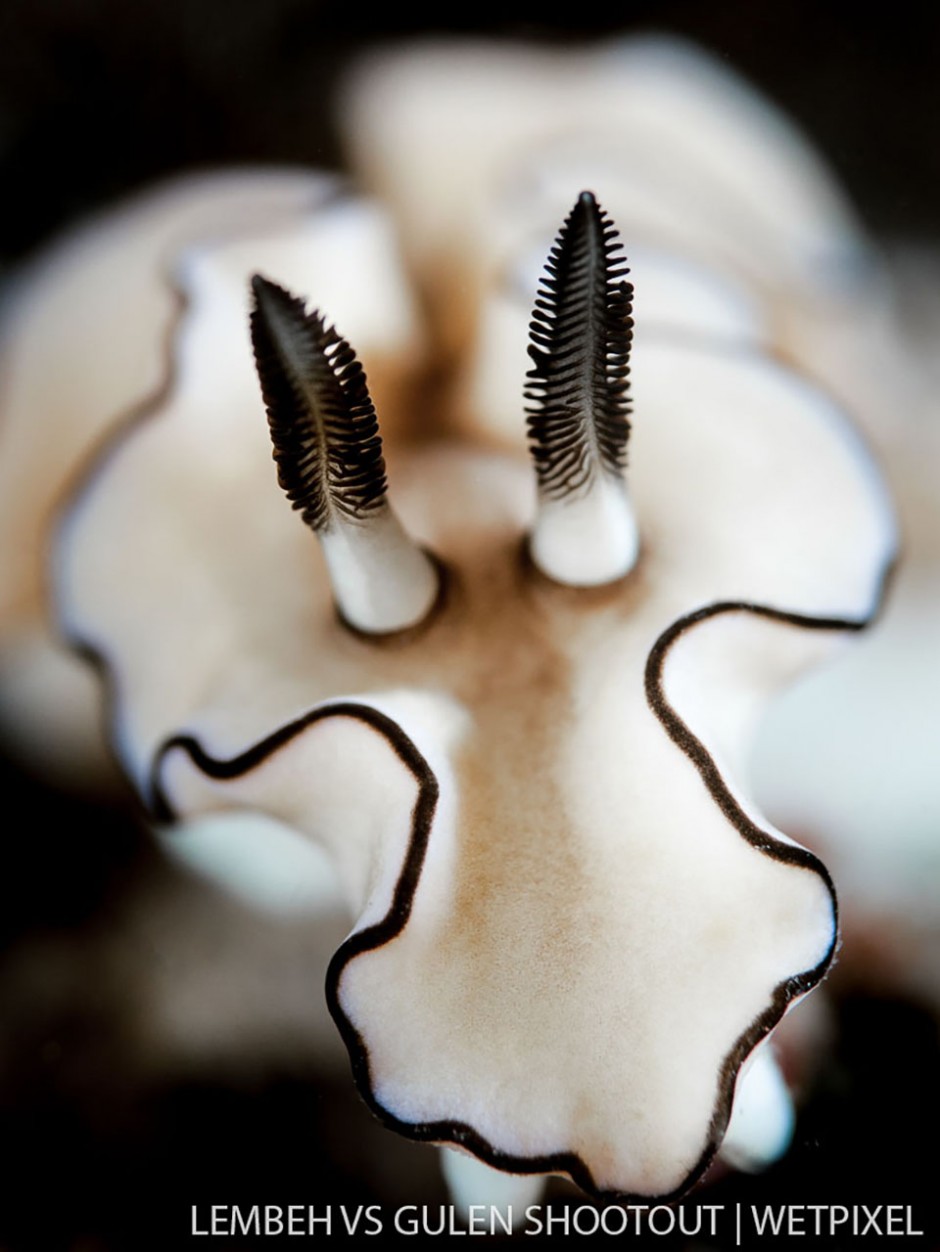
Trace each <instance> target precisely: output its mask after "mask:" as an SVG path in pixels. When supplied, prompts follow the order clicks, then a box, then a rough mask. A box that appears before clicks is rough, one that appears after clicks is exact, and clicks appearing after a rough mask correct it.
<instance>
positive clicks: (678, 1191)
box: [71, 560, 895, 1203]
mask: <svg viewBox="0 0 940 1252" xmlns="http://www.w3.org/2000/svg"><path fill="white" fill-rule="evenodd" d="M894 569H895V561H894V560H892V561H891V562H889V563H888V565H887V566H886V567H885V569H884V570H883V571H882V574H881V576H880V579H879V583H878V589H877V595H876V598H875V603H874V605H873V608H872V611H871V612H870V613H869V614H867V615H866V616H865V617H862V618H842V617H814V616H812V615H808V614H801V613H795V612H791V611H788V610H783V609H774V608H771V607H769V606H766V605H761V604H755V603H751V602H748V601H730V600H729V601H719V602H716V603H714V604H711V605H707V606H705V607H703V608H700V609H697V610H696V611H694V612H692V613H689V614H686V615H685V616H683V617H681V618H678V619H677V620H676V621H674V622H673V623H672V624H671V625H670V626H669V627H667V629H666V630H664V631H663V632H662V634H661V635H660V636H659V638H658V639H657V641H656V643H655V644H654V645H653V647H652V649H651V650H650V652H649V655H648V657H647V662H646V667H645V689H646V698H647V703H648V705H649V707H650V709H651V710H652V712H653V713H654V715H655V716H656V718H657V720H658V721H659V722H660V724H661V726H662V727H663V729H664V730H665V732H666V734H667V735H668V736H669V738H670V739H671V740H672V741H673V743H675V744H676V746H677V747H678V748H679V749H680V751H682V752H683V753H684V754H685V755H686V756H687V757H688V758H689V760H690V761H691V762H692V764H693V765H694V766H695V768H696V770H697V771H698V773H699V775H700V776H701V778H702V781H703V783H704V784H705V787H706V788H707V790H708V791H709V793H710V794H711V796H712V799H713V800H714V801H715V803H716V804H717V805H718V807H719V808H720V809H721V811H722V813H723V814H724V815H725V817H726V818H727V820H728V821H729V823H730V824H731V825H732V826H733V827H734V828H735V829H736V830H737V832H738V834H739V835H740V836H741V837H742V838H743V839H744V840H745V841H746V842H747V843H749V844H750V845H751V846H753V847H754V848H756V849H757V850H758V851H760V852H762V853H763V854H764V855H766V856H769V857H770V858H771V859H773V860H776V861H778V862H781V863H783V864H788V865H792V866H795V867H797V868H801V869H806V870H809V871H810V872H812V873H815V874H816V875H817V876H818V877H819V878H820V879H821V880H822V882H823V884H824V885H825V887H826V890H827V892H828V894H829V897H830V900H831V902H832V913H833V931H832V940H831V942H830V945H829V947H828V949H827V951H826V952H825V954H824V955H823V957H822V959H821V960H820V961H819V962H818V963H817V964H816V965H815V966H813V967H812V968H811V969H808V970H804V971H802V972H800V973H797V974H794V975H792V976H791V977H789V978H787V979H785V980H784V981H783V982H781V983H779V984H778V985H777V986H776V987H775V988H774V990H773V992H772V994H771V997H770V1003H769V1004H768V1007H767V1008H766V1009H765V1010H764V1012H763V1013H761V1014H760V1015H759V1016H758V1017H757V1018H755V1020H754V1021H753V1022H752V1023H751V1025H750V1026H749V1027H748V1028H747V1029H746V1030H745V1031H744V1032H743V1034H741V1035H740V1036H739V1038H738V1039H737V1041H736V1042H735V1044H734V1045H733V1046H732V1048H731V1049H730V1051H729V1052H728V1054H727V1056H726V1057H725V1060H724V1063H723V1065H722V1067H721V1070H720V1073H719V1081H718V1096H717V1098H716V1102H715V1107H714V1110H713V1113H712V1117H711V1120H710V1123H709V1126H708V1131H707V1137H706V1142H705V1146H704V1148H703V1150H702V1152H701V1154H700V1156H699V1158H698V1160H697V1161H696V1163H695V1165H694V1166H693V1167H692V1169H691V1170H690V1171H689V1172H688V1174H687V1175H686V1176H685V1178H684V1179H683V1180H682V1182H681V1183H680V1184H679V1185H678V1186H677V1187H675V1188H674V1189H673V1190H672V1191H669V1192H664V1193H659V1194H655V1195H647V1194H643V1193H634V1192H621V1191H615V1190H605V1189H603V1188H601V1187H599V1186H598V1185H597V1184H596V1182H595V1181H594V1178H593V1176H592V1174H591V1171H590V1169H589V1168H588V1166H587V1165H586V1164H585V1162H584V1161H583V1160H582V1159H581V1157H580V1156H579V1155H578V1154H577V1153H574V1152H556V1153H551V1154H548V1155H545V1156H533V1157H517V1156H513V1155H511V1154H509V1153H505V1152H501V1151H500V1150H499V1149H498V1148H495V1147H494V1146H493V1145H492V1144H491V1143H490V1142H489V1141H488V1140H487V1139H486V1138H485V1137H484V1136H483V1135H482V1134H481V1133H480V1132H479V1131H477V1130H476V1129H474V1127H473V1126H471V1125H468V1124H467V1123H464V1122H459V1121H446V1120H445V1121H436V1122H418V1123H413V1122H405V1121H402V1120H401V1119H400V1118H398V1117H396V1116H395V1115H394V1114H393V1113H391V1112H390V1111H389V1110H388V1109H386V1108H385V1107H384V1106H383V1105H382V1104H381V1103H380V1102H379V1100H378V1099H377V1097H376V1096H375V1093H374V1089H373V1084H372V1076H371V1060H370V1056H369V1050H368V1047H367V1046H366V1043H365V1041H364V1039H363V1037H362V1036H361V1034H360V1033H359V1031H358V1030H357V1029H356V1027H355V1025H354V1024H353V1023H352V1021H351V1020H350V1018H349V1017H348V1016H347V1015H346V1013H345V1012H344V1010H343V1008H342V1006H341V1005H340V997H339V984H340V981H341V979H342V977H343V973H344V972H345V970H346V967H347V966H348V965H349V964H350V963H351V962H352V961H353V960H355V959H356V958H357V957H359V956H362V955H364V954H365V953H368V952H370V951H375V950H376V949H378V948H380V947H383V946H384V945H385V944H387V943H389V942H391V941H392V940H393V939H395V938H396V937H397V936H398V935H399V934H401V933H402V931H403V930H404V928H405V926H406V925H407V923H408V920H409V917H410V915H411V909H412V905H413V902H414V897H415V893H416V891H417V889H418V885H419V882H420V879H421V871H422V868H423V865H424V858H425V854H426V852H427V848H428V843H429V839H430V832H431V826H432V823H433V819H434V815H435V812H436V808H437V801H438V796H439V786H438V781H437V778H436V776H435V774H434V772H433V771H432V769H431V768H430V766H429V765H428V763H427V761H426V760H425V758H424V756H423V755H422V753H421V752H420V751H419V750H418V748H417V747H416V746H415V744H414V743H413V742H412V740H411V739H410V737H409V736H408V735H407V734H406V733H405V732H404V730H403V729H402V728H401V726H400V725H399V724H398V723H397V722H396V721H395V720H394V719H393V718H391V717H389V716H387V715H386V714H384V713H382V712H380V711H379V710H378V709H375V708H373V707H372V706H370V705H367V704H359V703H356V702H353V701H342V702H336V703H333V704H325V705H319V706H317V707H315V708H313V709H310V710H308V712H306V713H304V714H302V715H301V716H300V717H298V718H296V719H294V720H293V721H291V722H288V723H285V724H284V725H282V726H280V727H278V729H277V730H275V731H274V732H273V733H272V734H270V735H268V736H266V737H265V738H264V739H261V740H259V741H257V742H256V743H254V744H252V745H251V746H250V747H249V748H247V749H245V750H244V751H243V752H241V753H239V754H237V755H236V756H234V757H229V758H216V757H213V756H212V755H211V754H210V753H208V752H207V751H206V750H205V749H204V748H203V746H202V744H201V743H200V742H199V740H198V739H197V738H196V737H194V736H191V735H186V734H179V735H173V736H171V737H169V738H167V739H165V740H164V741H163V743H162V744H161V745H160V747H159V748H158V749H157V750H156V752H155V753H154V756H153V759H152V763H151V772H150V779H149V796H148V803H149V806H150V808H151V810H152V812H153V814H154V816H155V817H156V818H157V819H158V820H161V821H173V820H174V819H175V817H176V814H175V813H174V810H173V807H172V805H171V803H170V801H169V799H168V797H167V795H166V793H165V791H164V788H163V785H162V780H161V773H162V768H163V764H164V762H165V760H166V758H167V756H168V755H169V754H170V753H171V752H174V751H182V752H185V753H186V755H187V756H188V757H189V758H190V761H191V762H192V764H193V765H194V766H195V767H196V768H197V769H198V770H200V771H201V772H202V773H203V774H204V775H205V776H206V777H209V778H212V779H214V780H232V779H234V778H238V777H244V776H245V775H246V774H249V773H250V772H251V771H252V770H253V769H255V768H256V767H257V766H259V765H261V764H263V763H264V762H265V761H267V760H268V759H269V758H270V757H271V756H273V755H274V754H275V753H276V752H277V751H278V750H279V749H280V748H282V747H284V746H285V745H287V744H288V743H290V742H291V741H292V740H293V739H295V738H296V737H297V736H298V735H300V734H302V733H303V731H304V730H306V729H307V728H308V727H309V726H311V725H313V724H314V723H316V722H318V721H322V720H325V719H326V718H329V717H348V718H352V719H354V720H357V721H360V722H363V723H365V724H366V725H368V726H370V727H371V728H372V729H374V730H376V731H377V732H378V733H379V734H381V735H383V736H384V738H385V739H386V741H387V742H388V744H389V746H390V747H391V748H392V750H393V752H394V753H395V755H396V756H397V757H398V759H399V760H400V761H401V762H402V764H403V765H404V766H405V768H406V769H408V771H409V772H410V773H411V775H412V777H413V778H414V780H415V782H416V783H417V786H418V795H417V799H416V801H415V805H414V808H413V810H412V815H411V834H410V838H409V842H408V848H407V851H406V853H405V858H404V862H403V864H402V868H401V870H400V872H399V875H398V878H397V880H396V883H395V887H394V890H393V893H392V900H391V904H390V906H389V908H388V911H387V912H386V914H385V916H384V917H383V918H382V919H381V920H380V921H378V922H375V923H373V924H372V925H370V926H368V927H366V928H365V929H363V930H359V931H356V930H354V931H353V932H352V933H351V934H350V935H349V936H348V938H347V939H345V940H344V942H343V943H342V944H341V945H340V947H339V948H338V949H337V950H336V952H335V953H334V954H333V957H332V959H331V960H330V963H329V966H328V968H327V973H326V985H325V992H326V1001H327V1006H328V1008H329V1010H330V1013H331V1015H332V1017H333V1020H334V1021H335V1023H336V1026H337V1028H338V1030H339V1032H340V1035H341V1037H342V1039H343V1042H344V1044H345V1045H346V1048H347V1051H348V1053H349V1057H350V1062H351V1067H352V1074H353V1079H354V1081H355V1084H356V1087H357V1089H358V1091H359V1093H360V1095H361V1096H362V1098H363V1100H364V1101H365V1103H366V1105H367V1106H368V1107H369V1109H370V1110H371V1111H372V1112H373V1113H374V1114H375V1116H376V1117H377V1118H378V1119H379V1121H381V1122H382V1124H383V1125H385V1126H386V1127H387V1128H389V1129H390V1130H394V1131H396V1132H397V1133H399V1134H401V1135H403V1136H404V1137H405V1138H408V1139H412V1140H415V1141H418V1142H423V1143H436V1144H439V1143H449V1144H453V1145H455V1146H457V1147H462V1148H465V1149H467V1150H468V1151H470V1152H472V1153H473V1155H474V1156H477V1157H478V1158H479V1159H480V1160H482V1161H484V1162H485V1163H486V1164H487V1165H490V1166H492V1167H493V1168H494V1169H498V1170H504V1171H506V1172H509V1173H515V1174H564V1175H567V1176H568V1177H569V1178H571V1180H572V1181H573V1182H575V1183H576V1184H577V1185H578V1186H579V1187H581V1188H582V1190H584V1191H585V1192H587V1193H588V1194H590V1195H592V1196H594V1197H596V1198H597V1199H599V1200H604V1201H612V1202H619V1203H645V1202H649V1201H653V1200H655V1201H656V1202H657V1203H669V1202H672V1201H674V1200H678V1199H680V1198H681V1197H682V1196H683V1195H685V1194H686V1193H687V1192H688V1191H689V1190H690V1189H691V1188H692V1187H693V1186H694V1185H695V1184H696V1183H697V1182H698V1181H699V1180H700V1179H701V1178H702V1176H703V1175H704V1174H705V1172H706V1171H707V1169H708V1167H709V1166H710V1165H711V1163H712V1161H713V1159H714V1157H715V1154H716V1153H717V1151H718V1149H719V1147H720V1144H721V1140H722V1138H723V1136H724V1133H725V1130H726V1128H727V1124H728V1120H729V1118H730V1115H731V1106H732V1101H733V1097H734V1087H735V1083H736V1080H737V1076H738V1072H739V1070H740V1068H741V1066H742V1064H743V1063H744V1061H745V1059H746V1058H747V1057H748V1056H749V1055H750V1053H751V1052H752V1051H753V1049H754V1048H755V1047H756V1046H757V1044H758V1043H759V1042H760V1041H761V1040H762V1039H764V1038H765V1037H766V1036H767V1035H768V1034H770V1032H771V1031H772V1030H773V1029H774V1027H775V1026H776V1025H777V1024H778V1023H779V1021H780V1020H781V1018H782V1017H783V1015H784V1013H785V1012H786V1010H787V1008H788V1007H789V1006H790V1004H791V1003H793V1002H794V1001H795V1000H797V999H798V998H800V997H802V996H803V995H805V994H806V993H807V992H809V991H811V990H812V989H813V988H814V987H815V986H817V985H818V983H820V982H821V981H822V979H823V978H824V977H825V975H826V973H827V972H828V970H829V968H830V966H831V965H832V961H833V958H834V956H835V952H836V949H837V946H838V941H839V913H838V900H837V896H836V891H835V886H834V883H833V881H832V878H831V876H830V874H829V871H828V869H827V868H826V867H825V865H824V864H823V862H822V861H821V860H820V859H819V858H818V857H817V856H816V855H815V854H814V853H812V852H810V851H809V850H808V849H806V848H804V847H802V846H800V845H798V844H791V843H789V842H786V843H784V842H782V841H781V840H779V839H777V838H776V837H775V836H774V835H773V834H771V833H770V831H768V830H765V829H763V828H762V827H761V826H759V825H757V823H756V822H754V821H753V820H752V819H751V818H750V817H749V816H748V815H747V814H746V813H745V812H744V810H743V809H742V807H741V806H740V805H739V804H738V802H737V801H736V800H735V799H734V797H733V796H732V794H731V791H730V790H729V788H728V786H727V785H726V783H725V781H724V779H723V778H722V776H721V773H720V771H719V769H718V767H717V766H716V764H715V762H714V760H713V758H712V756H711V754H710V753H709V752H708V750H707V749H706V747H705V745H704V743H703V742H702V740H701V739H699V738H698V737H697V736H696V735H695V734H694V732H693V731H692V730H691V729H690V728H689V726H688V725H687V724H686V723H685V722H684V721H683V719H682V718H681V717H680V716H679V714H678V713H677V712H676V711H675V709H674V708H673V707H672V706H671V705H670V703H669V702H668V700H667V699H666V697H665V694H664V692H663V687H662V677H663V668H664V665H665V661H666V657H667V655H668V653H669V650H670V649H671V647H672V646H673V645H674V644H675V643H676V642H677V640H678V639H679V638H680V637H681V636H682V635H684V634H685V633H686V632H688V631H689V630H691V629H694V627H695V626H697V625H699V624H700V623H702V622H704V621H707V620H710V619H711V618H714V617H718V616H721V615H723V614H728V613H748V614H752V615H754V616H756V617H760V618H763V619H765V620H769V621H774V622H779V623H782V624H785V625H791V626H796V627H799V628H801V629H808V630H821V631H832V632H843V633H858V632H861V631H862V630H865V629H866V628H867V627H869V626H870V625H871V624H872V623H873V622H874V621H875V620H876V619H877V617H878V615H879V613H880V611H881V608H882V606H883V604H884V599H885V595H886V593H887V590H888V587H889V585H890V582H891V579H892V576H893V573H894ZM71 643H72V646H73V647H74V648H75V649H76V650H77V651H79V652H80V653H81V654H82V655H84V656H85V658H86V659H87V660H89V661H90V662H91V663H92V664H93V665H94V666H95V668H96V669H98V670H99V672H100V674H101V677H102V681H103V683H104V686H105V690H106V692H107V693H108V695H109V699H108V703H109V704H111V705H112V707H113V704H114V693H115V681H114V674H113V670H112V668H111V666H110V665H109V664H108V661H107V658H106V657H105V656H104V655H103V654H102V653H101V652H100V651H98V650H97V649H95V648H93V647H91V646H90V645H88V644H87V643H83V642H82V641H81V640H78V639H73V640H72V641H71Z"/></svg>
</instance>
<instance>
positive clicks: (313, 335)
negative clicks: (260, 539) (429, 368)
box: [251, 274, 386, 531]
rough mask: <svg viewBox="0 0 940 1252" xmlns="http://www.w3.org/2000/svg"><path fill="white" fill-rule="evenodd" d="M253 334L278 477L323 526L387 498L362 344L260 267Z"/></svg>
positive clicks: (254, 285)
mask: <svg viewBox="0 0 940 1252" xmlns="http://www.w3.org/2000/svg"><path fill="white" fill-rule="evenodd" d="M251 289H252V293H253V297H254V298H253V302H252V310H251V340H252V345H253V347H254V353H255V366H256V368H257V371H258V378H259V379H260V382H261V392H262V395H263V397H264V403H265V407H266V409H267V413H268V425H269V427H270V431H271V440H272V443H273V444H274V459H275V461H276V462H277V469H278V480H279V482H280V484H281V486H282V487H283V488H284V491H285V492H286V493H287V496H288V498H289V499H290V501H291V503H292V504H293V506H294V508H295V509H299V510H300V512H301V513H302V516H303V519H304V521H305V522H306V523H307V524H308V525H309V526H311V527H312V528H313V529H314V530H316V531H324V530H328V529H329V528H330V526H331V524H332V521H333V519H334V517H335V516H336V515H337V514H339V515H341V516H343V517H345V518H347V519H349V520H352V521H355V520H357V519H360V518H364V517H366V516H368V515H369V514H371V513H373V512H374V511H375V510H376V509H378V508H380V507H381V506H382V505H383V504H384V503H385V491H386V480H385V461H384V459H383V456H382V440H381V438H380V436H379V430H378V422H377V420H376V415H375V408H374V406H373V404H372V400H371V398H370V396H369V390H368V387H367V385H366V377H365V373H364V372H363V369H362V366H361V365H360V363H359V361H358V359H357V358H356V354H355V352H354V351H353V350H352V348H351V347H350V346H349V344H348V343H347V342H346V341H345V339H343V338H342V337H341V336H340V335H339V334H338V333H337V332H336V330H335V329H334V328H333V327H332V326H328V325H327V324H326V323H325V321H324V319H323V317H322V316H321V315H320V313H319V312H317V311H316V310H313V311H311V312H309V313H308V312H307V310H306V308H305V307H304V303H303V301H302V300H300V299H298V298H297V297H296V296H293V295H291V294H290V292H288V291H285V290H284V288H283V287H279V286H278V285H277V284H276V283H273V282H270V281H269V280H268V279H266V278H263V277H262V276H261V275H260V274H255V275H254V276H253V278H252V280H251Z"/></svg>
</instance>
